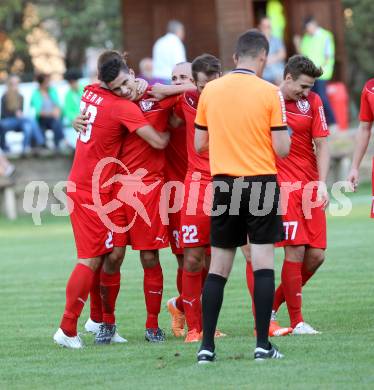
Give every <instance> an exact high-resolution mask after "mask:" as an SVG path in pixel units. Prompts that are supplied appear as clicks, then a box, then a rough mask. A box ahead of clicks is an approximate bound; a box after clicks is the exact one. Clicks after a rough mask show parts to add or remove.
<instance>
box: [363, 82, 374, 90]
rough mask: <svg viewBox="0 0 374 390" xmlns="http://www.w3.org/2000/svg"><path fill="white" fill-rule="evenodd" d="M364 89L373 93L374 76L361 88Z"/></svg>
mask: <svg viewBox="0 0 374 390" xmlns="http://www.w3.org/2000/svg"><path fill="white" fill-rule="evenodd" d="M363 90H364V91H366V92H369V93H373V94H374V78H372V79H369V80H368V81H367V82H366V83H365V85H364V88H363Z"/></svg>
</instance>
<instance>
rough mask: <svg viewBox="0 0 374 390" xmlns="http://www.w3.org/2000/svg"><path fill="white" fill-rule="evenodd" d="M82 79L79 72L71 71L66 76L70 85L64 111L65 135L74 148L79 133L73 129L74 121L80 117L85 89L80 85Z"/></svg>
mask: <svg viewBox="0 0 374 390" xmlns="http://www.w3.org/2000/svg"><path fill="white" fill-rule="evenodd" d="M80 78H81V73H80V72H79V71H75V70H70V71H67V72H66V74H65V80H66V81H67V82H68V83H69V89H68V91H67V93H66V95H65V99H64V106H63V109H62V114H63V122H64V126H65V129H64V133H65V138H66V142H67V143H68V145H69V146H71V147H73V148H75V144H76V142H77V133H76V131H75V130H74V129H73V120H74V119H75V118H76V117H77V116H78V115H80V108H79V105H80V100H81V97H82V94H83V89H84V88H83V86H82V85H80V83H79V79H80Z"/></svg>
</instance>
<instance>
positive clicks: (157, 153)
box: [120, 91, 177, 181]
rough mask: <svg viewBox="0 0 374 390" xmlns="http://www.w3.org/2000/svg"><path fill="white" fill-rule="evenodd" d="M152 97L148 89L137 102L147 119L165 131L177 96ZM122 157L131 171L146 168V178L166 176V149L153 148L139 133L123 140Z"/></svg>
mask: <svg viewBox="0 0 374 390" xmlns="http://www.w3.org/2000/svg"><path fill="white" fill-rule="evenodd" d="M150 98H152V96H151V95H149V94H148V91H147V92H146V93H145V94H144V95H143V96H142V97H141V99H140V100H138V101H137V102H135V103H136V104H137V105H138V106H139V108H140V109H141V110H142V112H143V114H144V116H145V118H146V119H147V121H148V122H149V123H150V124H151V126H153V127H154V128H155V129H156V130H157V131H159V132H164V131H166V129H167V125H168V119H169V116H170V114H171V113H172V109H173V107H174V105H175V103H176V101H177V97H176V96H171V97H168V98H166V99H163V100H161V101H159V102H153V101H148V100H147V99H150ZM120 156H121V157H120V159H121V161H122V162H123V163H124V164H125V166H126V167H127V169H128V170H129V171H130V173H133V172H134V171H136V170H137V169H138V168H145V169H146V170H147V171H148V173H147V175H146V176H144V178H143V181H144V180H151V181H153V180H157V179H159V178H162V177H163V176H164V169H165V151H164V150H160V149H155V148H153V147H152V146H151V145H150V144H149V143H148V142H146V141H144V140H143V139H142V138H140V137H139V136H138V135H137V134H129V136H128V137H126V139H125V141H124V142H123V146H122V150H121V153H120Z"/></svg>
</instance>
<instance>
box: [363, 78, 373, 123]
mask: <svg viewBox="0 0 374 390" xmlns="http://www.w3.org/2000/svg"><path fill="white" fill-rule="evenodd" d="M368 93H369V92H368V87H367V84H366V85H365V87H364V89H363V90H362V93H361V104H360V121H362V122H373V120H374V113H373V111H374V107H373V108H372V107H370V102H369V99H368Z"/></svg>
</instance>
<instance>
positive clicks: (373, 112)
mask: <svg viewBox="0 0 374 390" xmlns="http://www.w3.org/2000/svg"><path fill="white" fill-rule="evenodd" d="M373 122H374V78H373V79H370V80H368V81H367V83H366V84H365V86H364V88H363V90H362V93H361V107H360V124H359V127H358V131H357V134H356V147H355V150H354V154H353V161H352V166H351V171H350V172H349V175H348V181H349V182H350V183H351V186H352V190H354V191H355V190H356V188H357V186H358V183H359V172H358V171H359V169H360V165H361V161H362V159H363V157H364V155H365V153H366V150H367V148H368V145H369V141H370V136H371V128H372V126H373ZM371 181H372V195H373V199H372V204H371V218H374V158H373V168H372V180H371Z"/></svg>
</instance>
